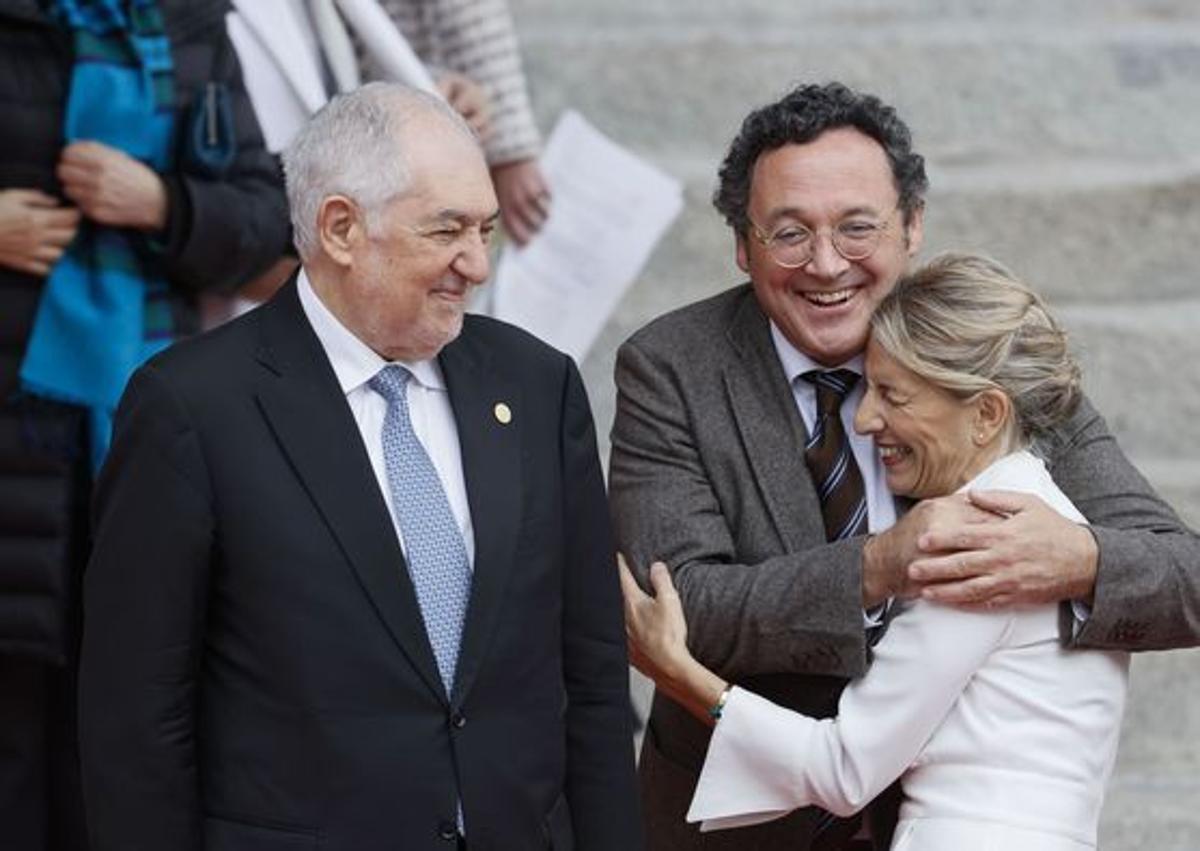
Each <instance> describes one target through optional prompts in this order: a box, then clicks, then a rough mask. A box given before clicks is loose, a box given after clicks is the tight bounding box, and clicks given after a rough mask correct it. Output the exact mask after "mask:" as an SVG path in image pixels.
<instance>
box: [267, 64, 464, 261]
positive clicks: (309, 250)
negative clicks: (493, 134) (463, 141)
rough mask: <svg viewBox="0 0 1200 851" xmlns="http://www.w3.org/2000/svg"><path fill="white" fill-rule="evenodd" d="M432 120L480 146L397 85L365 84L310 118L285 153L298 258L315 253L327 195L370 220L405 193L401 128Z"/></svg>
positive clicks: (433, 100) (441, 108) (440, 111)
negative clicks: (343, 199)
mask: <svg viewBox="0 0 1200 851" xmlns="http://www.w3.org/2000/svg"><path fill="white" fill-rule="evenodd" d="M430 113H432V114H435V115H438V116H440V117H442V118H443V119H445V120H446V121H447V122H448V123H449V125H450V126H453V127H455V128H457V129H459V130H461V131H462V132H463V133H464V134H466V135H467V136H468V137H469V138H471V139H472V140H474V141H476V142H477V141H478V140H477V138H476V136H475V133H474V132H473V131H472V130H471V128H470V127H469V126H468V125H467V123H466V122H465V121H463V119H462V117H461V116H460V115H459V114H458V113H457V112H455V111H454V110H453V109H452V108H451V107H450V106H449V105H448V104H447V103H446V102H445V101H444V100H442V99H441V98H440V97H438V96H437V95H433V94H430V93H428V92H424V91H421V90H420V89H414V88H412V87H410V86H406V85H403V84H401V83H368V84H367V85H365V86H363V87H362V88H359V89H356V90H354V91H352V92H347V93H345V94H340V95H337V96H335V97H334V98H333V99H332V100H330V101H329V103H327V104H325V106H323V107H321V109H320V110H318V111H317V112H316V114H314V115H313V117H312V118H311V119H309V121H308V123H307V124H305V125H304V127H302V128H301V129H300V132H298V133H297V134H296V136H295V138H294V139H292V141H291V144H289V145H288V146H287V149H286V150H284V152H283V173H284V177H285V178H286V182H287V197H288V207H289V208H290V210H291V218H292V231H293V233H294V237H293V241H294V242H295V245H296V250H297V251H298V252H299V253H300V257H301V258H302V259H308V258H309V257H310V256H311V255H312V254H313V252H314V251H315V250H316V248H317V245H318V242H317V232H316V225H317V212H318V211H319V210H320V209H321V203H322V202H323V201H324V200H325V199H326V198H328V197H329V196H330V195H345V196H346V197H348V198H350V199H351V200H353V201H354V202H355V203H356V204H358V206H359V207H360V208H362V210H363V211H364V213H365V214H366V215H367V217H368V220H369V219H370V217H371V214H372V213H374V212H375V211H377V210H378V209H379V208H380V207H382V206H383V205H384V204H386V203H387V202H388V201H390V200H392V199H393V198H396V197H398V196H400V195H402V194H403V193H404V192H405V191H407V189H408V188H409V186H410V184H411V181H412V175H411V174H410V173H409V165H408V162H407V160H406V158H405V156H404V129H405V127H406V125H407V124H408V123H409V122H410V121H411V120H412V119H413V118H414V117H417V116H418V115H421V114H430Z"/></svg>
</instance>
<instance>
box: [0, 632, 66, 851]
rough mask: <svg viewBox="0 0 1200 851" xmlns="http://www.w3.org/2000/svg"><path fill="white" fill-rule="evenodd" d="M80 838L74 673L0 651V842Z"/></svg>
mask: <svg viewBox="0 0 1200 851" xmlns="http://www.w3.org/2000/svg"><path fill="white" fill-rule="evenodd" d="M85 836H86V833H85V829H84V821H83V799H82V795H81V792H80V784H79V749H78V742H77V737H76V734H75V684H74V675H73V673H72V672H71V671H70V670H69V669H66V668H59V667H55V666H52V665H47V664H44V663H42V662H38V661H34V660H26V659H21V658H17V657H9V656H2V655H0V846H2V847H3V848H4V849H5V851H84V850H85V849H86V847H87V843H86V838H85Z"/></svg>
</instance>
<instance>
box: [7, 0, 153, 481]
mask: <svg viewBox="0 0 1200 851" xmlns="http://www.w3.org/2000/svg"><path fill="white" fill-rule="evenodd" d="M54 7H55V11H56V13H57V15H58V17H59V19H60V20H61V21H62V23H63V25H65V26H66V27H67V28H68V29H70V30H71V32H72V34H73V36H74V46H75V64H74V67H73V69H72V73H71V83H70V91H69V93H68V95H67V105H66V115H65V122H64V129H65V136H66V142H67V143H70V142H74V141H79V140H94V141H97V142H102V143H104V144H106V145H109V146H111V147H114V148H117V149H119V150H122V151H124V152H125V153H127V154H129V155H130V156H132V157H134V158H136V159H138V160H140V161H142V162H143V163H145V164H146V165H148V166H150V167H151V168H153V169H154V170H155V171H156V172H159V173H162V172H165V171H166V170H167V168H168V167H169V166H170V164H171V163H170V159H171V139H172V135H173V129H174V128H173V124H174V108H175V103H174V99H175V93H174V66H173V64H172V61H171V46H170V42H168V40H167V37H166V34H165V33H164V31H163V21H162V14H161V13H160V12H159V9H158V2H157V0H54ZM167 297H168V287H167V281H166V279H165V278H164V276H163V273H162V264H161V262H160V260H159V258H158V257H157V256H155V251H154V248H153V247H152V245H151V242H150V240H148V239H145V238H143V237H142V236H141V235H139V234H136V233H134V232H131V231H129V230H126V229H123V228H112V227H102V226H99V225H95V224H94V223H91V222H88V221H87V220H84V221H83V222H82V223H81V224H80V227H79V231H78V232H77V234H76V236H75V239H74V240H73V241H72V242H71V245H70V246H69V247H68V248H67V251H66V252H65V253H64V254H63V256H62V258H61V259H60V260H59V261H58V263H56V264H55V265H54V268H53V269H52V270H51V272H50V277H49V278H48V279H47V281H46V285H45V287H44V289H43V290H42V296H41V301H40V302H39V304H38V311H37V315H36V317H35V319H34V324H33V330H32V332H31V335H30V338H29V344H28V347H27V348H26V350H25V357H24V360H23V361H22V363H21V371H20V376H21V383H22V387H23V389H24V390H26V391H27V392H29V393H31V394H33V395H35V396H41V397H43V398H47V399H54V400H57V401H62V402H69V403H72V404H76V405H80V406H82V407H85V408H87V409H88V411H89V413H90V426H91V428H90V432H91V457H92V462H93V467H94V468H99V466H100V462H101V461H102V460H103V458H104V455H105V453H106V452H107V450H108V445H109V442H110V440H111V437H112V417H113V412H114V411H115V409H116V406H117V402H118V400H119V399H120V397H121V393H122V391H123V390H124V388H125V382H126V381H128V379H129V376H130V375H131V374H132V373H133V371H134V370H135V369H136V368H137V367H138V366H139V365H140V364H141V363H143V362H144V361H145V360H146V359H147V358H149V357H150V356H151V355H153V354H154V353H155V352H157V351H159V350H161V349H163V348H165V347H166V346H167V345H168V344H169V343H170V342H171V336H172V330H173V324H172V318H171V306H170V302H169V301H168V300H167Z"/></svg>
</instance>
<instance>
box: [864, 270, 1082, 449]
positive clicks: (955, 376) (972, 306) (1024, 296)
mask: <svg viewBox="0 0 1200 851" xmlns="http://www.w3.org/2000/svg"><path fill="white" fill-rule="evenodd" d="M871 334H872V339H873V340H874V341H875V342H876V343H878V344H879V345H880V346H882V347H883V349H884V350H885V351H886V352H887V353H888V354H889V355H891V356H892V357H893V358H895V359H896V360H897V361H898V362H899V363H900V364H902V365H903V366H904V367H906V368H907V369H909V370H911V371H913V372H915V373H916V374H917V375H919V376H921V377H922V378H924V379H926V380H927V381H929V382H931V383H932V384H934V385H936V386H937V387H940V388H942V389H943V390H946V391H947V392H949V393H951V394H953V395H954V396H956V397H958V398H960V399H969V398H972V397H973V396H975V395H976V394H978V393H979V392H981V391H983V390H987V389H989V388H997V389H999V390H1001V391H1002V392H1004V393H1005V394H1006V395H1007V396H1008V397H1009V399H1010V400H1011V401H1012V406H1013V414H1014V416H1013V420H1014V422H1013V433H1012V435H1011V437H1012V438H1013V440H1014V441H1015V442H1016V443H1017V444H1018V445H1025V444H1028V443H1029V442H1031V441H1032V440H1033V439H1035V438H1037V437H1039V436H1041V435H1042V434H1044V433H1046V432H1048V431H1050V430H1051V429H1053V428H1054V427H1055V426H1057V425H1059V424H1060V423H1062V422H1063V421H1064V420H1066V419H1067V418H1068V417H1070V416H1071V414H1072V413H1074V411H1075V409H1076V407H1077V406H1078V405H1079V399H1080V396H1081V394H1082V390H1081V388H1080V373H1079V365H1078V364H1077V363H1076V361H1075V359H1074V357H1072V355H1071V352H1070V351H1069V349H1068V347H1067V334H1066V332H1065V331H1063V329H1062V327H1061V326H1060V325H1059V324H1058V322H1057V321H1056V320H1055V319H1054V317H1053V316H1051V315H1050V312H1049V310H1048V309H1047V308H1046V305H1045V303H1044V302H1043V301H1042V300H1041V299H1040V298H1039V297H1038V295H1037V294H1036V293H1034V292H1033V291H1032V290H1031V289H1030V288H1029V287H1028V286H1026V285H1025V284H1024V283H1022V282H1021V281H1020V280H1018V279H1017V278H1016V276H1014V275H1013V274H1012V273H1011V272H1010V271H1009V270H1008V269H1006V268H1005V267H1004V266H1002V265H1001V264H1000V263H998V262H996V261H995V260H992V259H991V258H989V257H984V256H981V255H976V254H956V253H946V254H941V255H939V256H937V257H935V258H934V259H933V260H931V261H930V262H929V263H927V264H926V265H924V266H922V267H921V268H920V269H918V270H917V271H916V272H914V273H913V274H911V275H908V276H906V277H905V278H903V279H901V280H900V282H899V283H898V284H896V287H895V289H893V290H892V292H891V293H890V294H889V295H888V296H887V297H886V298H884V300H883V301H882V302H881V303H880V305H879V307H878V308H877V309H876V311H875V314H874V316H873V317H872V319H871Z"/></svg>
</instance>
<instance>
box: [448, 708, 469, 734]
mask: <svg viewBox="0 0 1200 851" xmlns="http://www.w3.org/2000/svg"><path fill="white" fill-rule="evenodd" d="M450 726H451V727H453V728H454V729H455V730H461V729H462V728H463V727H465V726H467V716H465V715H463V714H462V713H461V712H455V713H454V714H453V715H451V716H450Z"/></svg>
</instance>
